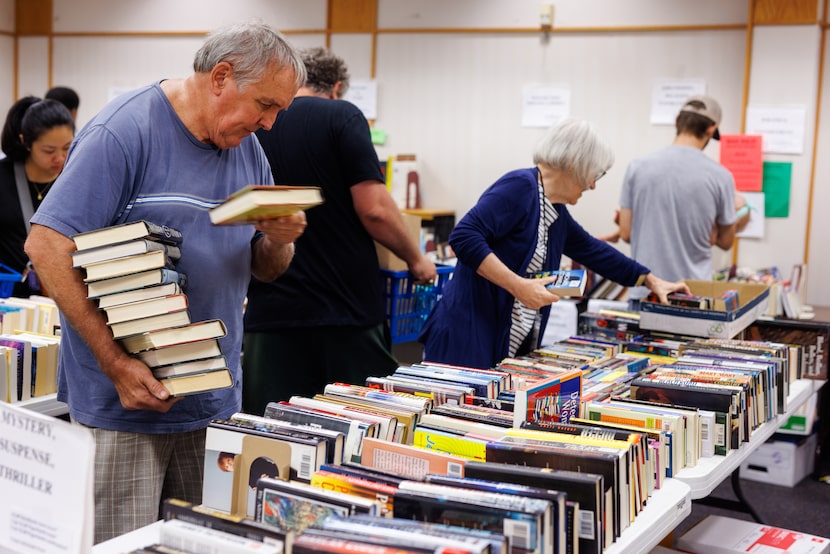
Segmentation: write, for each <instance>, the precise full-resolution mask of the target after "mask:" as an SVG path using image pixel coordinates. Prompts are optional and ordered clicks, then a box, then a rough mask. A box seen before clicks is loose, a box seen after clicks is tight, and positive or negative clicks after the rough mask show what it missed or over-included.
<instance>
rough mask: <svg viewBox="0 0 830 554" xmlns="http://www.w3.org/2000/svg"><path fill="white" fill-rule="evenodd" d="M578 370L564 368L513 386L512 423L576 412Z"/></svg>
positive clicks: (565, 419) (562, 418) (560, 418)
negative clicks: (530, 381)
mask: <svg viewBox="0 0 830 554" xmlns="http://www.w3.org/2000/svg"><path fill="white" fill-rule="evenodd" d="M581 397H582V370H579V369H575V370H572V371H567V372H563V373H560V374H558V375H555V376H553V377H550V378H549V379H543V380H541V381H536V382H533V383H530V384H528V385H526V386H525V387H522V388H518V389H517V390H516V399H515V404H514V407H513V427H521V425H522V423H524V422H526V421H527V422H536V421H561V422H563V423H567V422H568V421H569V420H570V418H571V417H576V416H577V415H578V414H579V404H580V399H581Z"/></svg>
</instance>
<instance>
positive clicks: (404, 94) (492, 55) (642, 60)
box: [376, 31, 744, 234]
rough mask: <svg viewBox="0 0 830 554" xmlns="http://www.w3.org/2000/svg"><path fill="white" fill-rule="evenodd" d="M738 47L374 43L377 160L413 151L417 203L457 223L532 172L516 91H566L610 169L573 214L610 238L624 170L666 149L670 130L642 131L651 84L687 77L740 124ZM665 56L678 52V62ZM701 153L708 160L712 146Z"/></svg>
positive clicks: (732, 42) (534, 134)
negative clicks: (380, 133)
mask: <svg viewBox="0 0 830 554" xmlns="http://www.w3.org/2000/svg"><path fill="white" fill-rule="evenodd" d="M743 51H744V37H743V33H742V32H739V31H709V32H683V33H679V32H677V33H643V34H636V33H618V34H614V33H609V34H601V35H592V34H574V35H555V34H554V35H553V36H552V37H551V38H550V41H549V42H546V41H544V40H542V39H541V38H540V37H539V36H536V35H510V36H505V35H500V36H493V35H486V34H484V35H481V34H474V35H471V34H460V35H456V34H439V35H430V34H425V35H394V34H389V35H386V34H382V35H380V37H379V48H378V66H377V74H378V86H379V95H380V99H379V107H378V119H377V121H376V125H377V126H378V127H380V128H382V129H384V130H386V131H387V132H388V134H389V140H388V142H387V145H385V146H384V147H383V148H382V149H380V151H381V155H388V154H389V153H406V152H413V153H415V154H417V156H418V158H419V160H421V163H422V168H423V169H422V174H421V188H422V191H423V195H424V199H423V203H424V204H425V205H426V206H428V207H436V208H451V209H454V210H456V212H457V213H458V214H459V215H460V214H463V213H465V212H466V211H467V210H468V209H469V208H470V207H471V206H472V205H473V203H474V202H475V201H476V200H477V198H478V196H479V195H480V194H481V192H483V190H484V189H485V188H486V187H487V186H489V185H490V184H491V183H492V182H493V181H494V180H495V179H497V178H498V177H499V176H500V175H501V174H502V173H504V172H505V171H507V170H510V169H513V168H517V167H526V166H531V165H532V151H533V149H534V147H535V145H536V143H537V141H538V140H539V139H540V138H541V137H542V135H543V132H544V131H543V130H542V129H532V128H522V127H521V126H520V117H521V91H522V86H523V85H525V84H539V83H543V84H557V85H568V86H570V89H571V96H572V115H574V116H579V117H583V118H586V119H588V120H590V121H592V122H593V123H594V124H595V125H596V126H597V127H598V128H599V129H600V130H601V132H602V133H603V134H604V135H605V136H606V137H607V138H608V140H609V142H610V143H611V144H612V145H613V147H614V149H615V152H616V158H617V162H616V163H615V165H614V167H613V168H612V169H611V171H609V173H608V175H607V176H606V177H604V178H603V180H602V181H600V184H599V186H598V188H597V190H596V191H594V192H590V193H587V194H586V195H585V196H584V197H583V199H582V201H581V202H580V204H579V205H578V206H577V207H576V208H575V209H574V211H575V213H577V214H578V217H579V218H580V220H581V221H582V223H583V224H584V225H585V226H586V227H587V228H588V229H589V231H592V232H594V233H597V234H599V233H605V232H609V231H610V230H611V228H612V225H611V217H612V214H613V211H614V209H615V208H616V206H617V203H618V200H619V193H620V185H621V180H622V177H623V174H624V172H625V167H626V164H627V163H628V161H629V160H630V159H632V158H633V157H636V156H639V155H643V154H646V153H648V152H651V151H653V150H655V149H658V148H661V147H663V146H665V145H668V144H670V143H671V141H672V139H673V136H674V129H673V127H672V126H653V125H650V124H649V113H650V105H651V89H652V83H653V81H654V80H655V79H658V78H683V79H686V78H696V79H703V80H705V81H706V82H707V83H708V84H709V92H710V93H712V94H713V95H716V96H718V97H719V99H720V100H721V102H722V103H723V106H724V112H725V119H724V123H723V125H724V128H732V129H737V128H738V127H739V125H740V105H741V95H742V87H741V81H740V79H736V78H735V76H736V75H740V74H741V72H742V68H743V58H744V57H743ZM676 52H685V53H687V54H686V55H684V56H682V57H681V56H677V55H676V54H675V53H676ZM707 153H708V154H710V155H712V156H717V148H716V145H715V147H713V148H710V149H707Z"/></svg>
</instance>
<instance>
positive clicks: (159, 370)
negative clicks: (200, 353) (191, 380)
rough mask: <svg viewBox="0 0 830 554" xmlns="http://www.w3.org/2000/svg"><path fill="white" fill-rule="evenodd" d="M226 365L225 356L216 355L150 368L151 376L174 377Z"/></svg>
mask: <svg viewBox="0 0 830 554" xmlns="http://www.w3.org/2000/svg"><path fill="white" fill-rule="evenodd" d="M227 367H228V364H227V361H226V360H225V357H224V356H216V357H215V358H206V359H204V360H193V361H190V362H180V363H177V364H170V365H161V366H158V367H154V368H152V371H153V376H154V377H155V378H156V379H164V378H165V377H175V376H180V375H187V374H191V373H204V372H206V371H212V370H214V369H226V368H227Z"/></svg>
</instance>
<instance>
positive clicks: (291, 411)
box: [264, 402, 377, 462]
mask: <svg viewBox="0 0 830 554" xmlns="http://www.w3.org/2000/svg"><path fill="white" fill-rule="evenodd" d="M264 415H265V417H267V418H271V419H276V420H283V421H288V422H290V423H298V424H302V425H312V426H316V427H322V428H324V429H330V430H332V431H338V432H340V433H343V434H344V435H345V436H346V440H345V442H344V444H343V459H344V461H348V462H359V461H360V456H361V453H362V451H363V439H364V438H365V437H372V436H375V434H376V432H377V425H375V424H372V423H369V422H366V421H361V420H358V419H352V418H349V417H346V416H342V415H338V414H333V413H323V412H319V411H315V410H312V409H306V408H301V407H298V406H291V405H289V404H287V403H285V402H269V403H268V404H267V405H266V407H265V414H264Z"/></svg>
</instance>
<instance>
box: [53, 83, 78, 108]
mask: <svg viewBox="0 0 830 554" xmlns="http://www.w3.org/2000/svg"><path fill="white" fill-rule="evenodd" d="M45 98H49V99H50V100H57V101H58V102H60V103H61V104H63V105H64V106H66V109H67V110H77V109H78V106H79V105H80V104H81V99H80V97H78V93H77V92H75V91H74V90H72V89H71V88H69V87H52V88H50V89H49V90H48V91H46V96H45Z"/></svg>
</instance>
